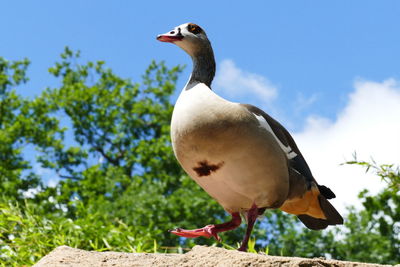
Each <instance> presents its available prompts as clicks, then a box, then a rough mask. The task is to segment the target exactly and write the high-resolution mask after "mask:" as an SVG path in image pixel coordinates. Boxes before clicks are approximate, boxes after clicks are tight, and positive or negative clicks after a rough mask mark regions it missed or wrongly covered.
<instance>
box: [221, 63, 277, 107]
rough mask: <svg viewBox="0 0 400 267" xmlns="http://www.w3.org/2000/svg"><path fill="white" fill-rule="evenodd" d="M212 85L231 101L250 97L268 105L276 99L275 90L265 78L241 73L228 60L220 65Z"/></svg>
mask: <svg viewBox="0 0 400 267" xmlns="http://www.w3.org/2000/svg"><path fill="white" fill-rule="evenodd" d="M214 85H215V86H216V87H217V88H218V92H221V93H222V94H223V95H224V96H227V97H228V98H230V99H231V100H236V99H240V98H242V97H245V96H248V95H252V96H253V97H254V96H255V97H257V99H258V100H260V101H261V102H263V103H269V102H270V101H271V100H273V99H275V98H276V97H277V95H278V94H277V89H276V87H275V86H274V85H272V84H271V82H270V81H268V80H267V79H266V78H265V77H263V76H261V75H258V74H254V73H249V72H246V71H243V70H241V69H239V68H238V67H236V65H235V63H234V62H233V61H232V60H230V59H225V60H223V61H222V62H221V63H220V67H219V69H218V72H217V76H216V77H215V80H214Z"/></svg>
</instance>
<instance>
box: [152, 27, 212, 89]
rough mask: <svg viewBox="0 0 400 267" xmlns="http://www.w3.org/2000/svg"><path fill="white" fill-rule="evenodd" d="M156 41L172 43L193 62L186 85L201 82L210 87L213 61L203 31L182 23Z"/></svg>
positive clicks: (209, 46) (210, 49) (159, 36)
mask: <svg viewBox="0 0 400 267" xmlns="http://www.w3.org/2000/svg"><path fill="white" fill-rule="evenodd" d="M157 40H158V41H161V42H167V43H173V44H175V45H177V46H179V47H180V48H182V49H183V50H184V51H185V52H186V53H188V54H189V55H190V56H191V58H192V60H193V71H192V75H191V77H190V79H189V82H188V85H190V84H191V83H193V82H202V83H205V84H206V85H207V86H209V87H210V86H211V82H212V80H213V78H214V75H215V60H214V53H213V50H212V47H211V43H210V41H209V40H208V38H207V35H206V33H205V32H204V30H203V29H202V28H201V27H200V26H199V25H196V24H194V23H184V24H182V25H179V26H177V27H175V28H174V29H172V30H171V31H169V32H166V33H164V34H159V35H158V36H157Z"/></svg>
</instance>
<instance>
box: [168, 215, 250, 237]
mask: <svg viewBox="0 0 400 267" xmlns="http://www.w3.org/2000/svg"><path fill="white" fill-rule="evenodd" d="M241 221H242V219H241V218H240V214H239V213H238V212H235V213H232V220H230V221H229V222H226V223H221V224H215V225H214V224H210V225H206V226H204V227H203V228H200V229H195V230H185V229H182V228H176V229H174V230H170V231H169V232H170V233H173V234H174V235H177V236H182V237H187V238H195V237H199V236H204V237H206V238H211V237H214V238H215V239H216V240H217V241H221V238H220V237H219V236H218V233H220V232H225V231H229V230H232V229H235V228H237V227H239V225H240V223H241Z"/></svg>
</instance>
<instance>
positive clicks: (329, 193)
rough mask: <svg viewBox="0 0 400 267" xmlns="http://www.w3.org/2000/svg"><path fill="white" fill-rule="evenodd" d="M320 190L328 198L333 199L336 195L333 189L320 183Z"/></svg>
mask: <svg viewBox="0 0 400 267" xmlns="http://www.w3.org/2000/svg"><path fill="white" fill-rule="evenodd" d="M318 190H319V192H320V193H321V195H323V196H324V197H325V198H326V199H332V198H335V197H336V195H335V193H333V192H332V190H331V189H330V188H329V187H326V186H325V185H318Z"/></svg>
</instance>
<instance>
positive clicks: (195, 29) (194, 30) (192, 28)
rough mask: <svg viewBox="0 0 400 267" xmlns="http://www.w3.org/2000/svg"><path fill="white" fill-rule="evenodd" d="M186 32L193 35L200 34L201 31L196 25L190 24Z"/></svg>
mask: <svg viewBox="0 0 400 267" xmlns="http://www.w3.org/2000/svg"><path fill="white" fill-rule="evenodd" d="M188 31H189V32H191V33H193V34H198V33H201V32H202V29H201V28H200V27H199V26H198V25H196V24H193V23H190V24H189V25H188Z"/></svg>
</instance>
